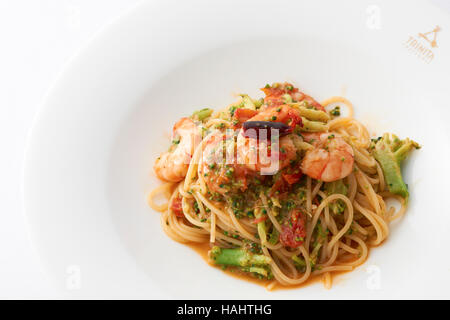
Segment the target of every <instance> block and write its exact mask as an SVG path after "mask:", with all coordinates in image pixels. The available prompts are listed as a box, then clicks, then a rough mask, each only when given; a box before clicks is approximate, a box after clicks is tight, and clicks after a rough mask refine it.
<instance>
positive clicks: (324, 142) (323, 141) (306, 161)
mask: <svg viewBox="0 0 450 320" xmlns="http://www.w3.org/2000/svg"><path fill="white" fill-rule="evenodd" d="M303 137H304V138H305V141H306V142H309V143H311V144H312V145H313V147H314V148H313V149H311V150H308V151H307V152H306V154H305V156H304V158H303V160H302V163H301V166H300V168H301V170H302V172H303V173H304V174H306V175H307V176H309V177H311V178H314V179H317V180H322V181H325V182H332V181H336V180H339V179H343V178H345V177H346V176H348V175H349V174H350V173H351V172H352V169H353V162H354V154H353V149H352V147H351V146H350V145H349V144H348V143H347V142H345V141H344V139H342V137H340V136H338V135H336V134H333V133H329V132H322V133H305V134H303Z"/></svg>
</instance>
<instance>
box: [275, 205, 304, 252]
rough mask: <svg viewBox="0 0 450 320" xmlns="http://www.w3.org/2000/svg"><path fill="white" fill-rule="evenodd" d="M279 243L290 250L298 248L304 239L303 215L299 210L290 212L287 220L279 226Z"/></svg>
mask: <svg viewBox="0 0 450 320" xmlns="http://www.w3.org/2000/svg"><path fill="white" fill-rule="evenodd" d="M281 230H282V231H281V234H280V242H281V243H282V244H283V245H284V246H286V247H291V248H298V247H300V246H301V245H302V244H303V241H304V240H305V237H306V229H305V215H304V214H303V213H302V212H301V211H300V210H299V209H294V210H292V211H291V214H290V217H289V219H287V220H286V221H285V223H283V225H282V226H281Z"/></svg>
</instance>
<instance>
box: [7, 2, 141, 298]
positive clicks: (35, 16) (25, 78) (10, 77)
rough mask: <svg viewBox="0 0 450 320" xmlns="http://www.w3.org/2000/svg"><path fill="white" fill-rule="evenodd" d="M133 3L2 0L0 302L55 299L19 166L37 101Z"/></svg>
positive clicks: (55, 295) (38, 102)
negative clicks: (31, 230)
mask: <svg viewBox="0 0 450 320" xmlns="http://www.w3.org/2000/svg"><path fill="white" fill-rule="evenodd" d="M138 2H139V1H138V0H0V39H1V40H0V41H1V42H0V57H1V59H0V146H1V151H0V179H1V180H0V194H1V198H0V199H1V202H0V298H3V299H5V298H57V297H59V295H58V293H57V292H56V291H55V289H54V288H53V286H52V285H51V283H50V282H49V280H48V279H47V278H46V275H45V273H44V270H43V269H42V266H41V264H40V261H39V257H38V256H37V254H36V252H35V251H34V248H33V247H32V244H31V242H30V239H29V236H28V226H27V224H26V216H25V214H24V212H23V210H22V199H21V198H22V193H21V184H22V163H23V155H24V150H25V146H26V141H27V136H28V133H29V129H30V127H31V125H32V122H33V119H34V116H35V113H36V111H37V109H38V108H39V104H40V102H41V100H42V98H43V97H44V95H45V93H46V92H47V90H48V88H49V87H50V86H51V84H52V83H53V82H54V81H55V80H56V78H57V76H58V74H59V73H60V72H61V70H62V69H63V67H64V64H65V63H66V62H67V61H68V59H69V58H70V57H71V56H72V55H74V54H75V53H76V52H77V50H78V49H79V48H80V47H82V46H83V45H84V44H85V43H86V42H88V40H89V39H90V38H91V37H92V36H93V35H94V34H95V33H96V32H97V31H98V30H99V29H101V27H102V26H104V25H106V24H108V23H109V22H110V21H111V20H114V19H115V18H116V17H118V16H120V15H121V14H123V13H124V12H126V11H127V10H129V9H131V8H132V7H134V6H135V4H136V3H138Z"/></svg>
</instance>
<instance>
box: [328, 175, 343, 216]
mask: <svg viewBox="0 0 450 320" xmlns="http://www.w3.org/2000/svg"><path fill="white" fill-rule="evenodd" d="M325 192H326V193H327V195H332V194H337V193H338V194H343V195H345V196H346V195H347V192H348V187H347V186H346V185H345V184H344V181H343V180H337V181H333V182H327V183H325ZM328 206H329V208H330V209H331V211H332V212H333V213H334V214H341V213H343V212H344V210H345V202H344V201H342V200H340V199H338V200H336V201H334V202H332V203H330V204H329V205H328Z"/></svg>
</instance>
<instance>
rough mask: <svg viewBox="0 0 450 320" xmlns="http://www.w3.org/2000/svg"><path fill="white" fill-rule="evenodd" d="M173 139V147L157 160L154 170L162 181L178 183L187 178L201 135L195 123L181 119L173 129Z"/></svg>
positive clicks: (187, 119)
mask: <svg viewBox="0 0 450 320" xmlns="http://www.w3.org/2000/svg"><path fill="white" fill-rule="evenodd" d="M172 137H173V138H172V146H171V147H170V149H169V151H167V152H164V153H162V154H161V155H160V156H159V157H158V158H157V159H156V161H155V165H154V166H153V169H154V170H155V173H156V175H157V176H158V177H159V178H160V179H162V180H166V181H170V182H178V181H181V180H183V179H184V177H185V176H186V173H187V171H188V168H189V163H190V162H191V159H192V155H193V153H194V150H195V147H196V146H197V145H198V143H199V142H200V140H201V135H200V132H199V130H198V127H197V126H196V124H195V123H194V121H192V120H191V119H189V118H181V119H180V120H179V121H178V122H177V123H176V124H175V125H174V127H173V135H172Z"/></svg>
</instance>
